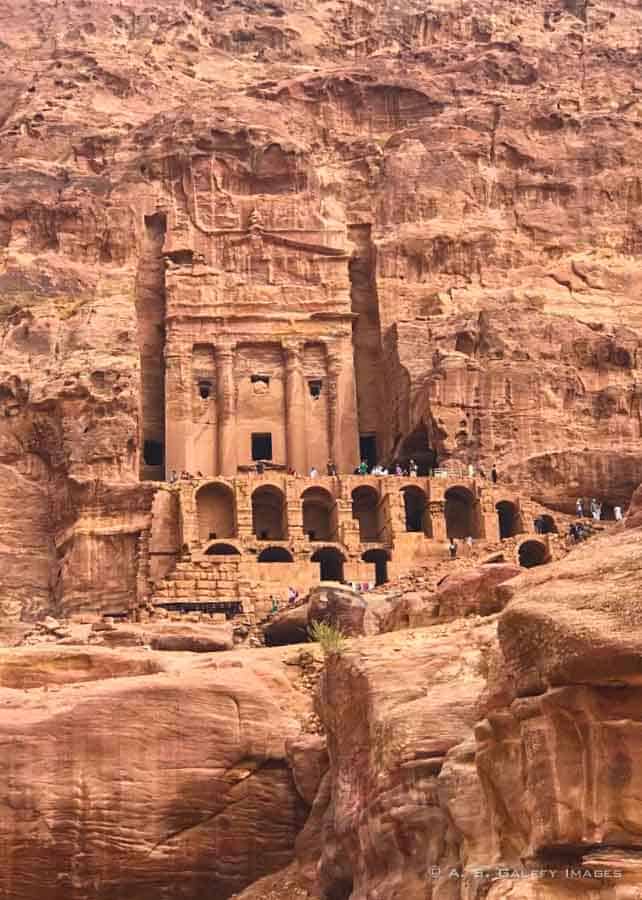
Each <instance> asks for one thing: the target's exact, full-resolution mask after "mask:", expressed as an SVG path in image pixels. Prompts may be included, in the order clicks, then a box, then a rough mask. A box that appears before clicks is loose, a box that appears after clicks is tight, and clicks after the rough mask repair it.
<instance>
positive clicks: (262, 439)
mask: <svg viewBox="0 0 642 900" xmlns="http://www.w3.org/2000/svg"><path fill="white" fill-rule="evenodd" d="M252 459H253V460H255V461H256V460H259V459H272V435H271V434H270V433H269V432H268V433H266V434H253V435H252Z"/></svg>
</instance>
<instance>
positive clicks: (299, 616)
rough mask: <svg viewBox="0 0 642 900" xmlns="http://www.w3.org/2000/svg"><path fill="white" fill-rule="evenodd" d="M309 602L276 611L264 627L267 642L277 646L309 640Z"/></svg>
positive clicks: (269, 644)
mask: <svg viewBox="0 0 642 900" xmlns="http://www.w3.org/2000/svg"><path fill="white" fill-rule="evenodd" d="M308 609H309V606H308V604H307V603H302V604H301V605H300V606H295V607H293V608H292V609H284V610H283V611H282V612H279V613H276V614H275V615H273V616H272V619H271V620H270V621H269V622H268V624H267V625H266V626H265V628H264V629H263V634H264V635H265V643H266V644H267V645H268V646H272V647H276V646H281V645H283V644H303V643H305V642H306V641H308V640H309V635H308Z"/></svg>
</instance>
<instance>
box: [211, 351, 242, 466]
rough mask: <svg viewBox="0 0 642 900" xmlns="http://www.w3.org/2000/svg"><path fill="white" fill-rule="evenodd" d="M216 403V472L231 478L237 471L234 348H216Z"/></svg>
mask: <svg viewBox="0 0 642 900" xmlns="http://www.w3.org/2000/svg"><path fill="white" fill-rule="evenodd" d="M215 353H216V403H217V413H218V471H219V475H225V476H228V477H231V476H233V475H236V470H237V452H236V447H237V438H236V386H235V382H234V348H233V347H232V346H231V345H229V344H217V346H216V351H215Z"/></svg>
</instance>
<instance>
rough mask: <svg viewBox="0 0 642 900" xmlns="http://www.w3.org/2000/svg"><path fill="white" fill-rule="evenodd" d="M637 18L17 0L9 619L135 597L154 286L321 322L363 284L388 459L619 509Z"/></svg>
mask: <svg viewBox="0 0 642 900" xmlns="http://www.w3.org/2000/svg"><path fill="white" fill-rule="evenodd" d="M640 24H641V23H640V12H639V10H638V9H636V8H634V7H633V6H632V5H631V3H629V2H625V0H609V2H606V0H594V2H591V3H590V4H588V3H585V2H577V3H575V2H573V3H571V2H568V0H564V2H562V0H553V2H549V0H534V2H532V3H530V4H528V6H527V7H524V8H520V9H516V8H515V5H514V4H512V3H509V2H500V3H497V2H491V0H479V2H477V3H475V4H474V5H471V4H470V3H463V4H459V5H453V4H441V5H438V6H434V4H433V6H431V7H430V8H429V9H428V8H426V6H425V4H423V3H419V2H416V0H413V2H410V3H404V4H399V5H397V6H395V5H391V4H390V3H387V2H383V0H373V2H370V3H367V4H365V5H364V4H359V3H356V4H355V3H346V2H339V3H335V4H327V3H326V4H319V3H316V2H312V0H279V2H275V3H269V4H264V5H262V4H257V3H244V4H241V5H240V6H239V5H238V4H234V3H228V2H220V3H216V4H214V5H213V4H211V3H205V2H198V3H196V2H188V0H168V2H164V3H162V4H154V3H151V4H150V3H146V2H145V3H143V2H142V0H128V2H126V3H124V4H122V3H118V4H116V3H115V2H111V0H106V2H104V3H101V4H80V3H77V4H61V3H58V2H56V0H3V2H2V3H0V33H1V34H2V42H3V43H2V58H1V59H0V76H1V77H2V83H3V95H2V98H1V99H0V138H1V140H0V186H1V191H0V194H1V200H0V351H1V356H2V365H1V371H0V405H1V412H2V415H1V416H0V420H1V422H2V425H1V428H0V474H1V479H0V481H1V484H2V489H1V490H0V521H1V522H2V528H3V541H2V544H1V546H0V563H1V565H0V573H1V578H2V593H1V595H0V602H1V603H2V610H3V613H4V614H5V615H11V616H13V617H14V618H20V617H21V616H23V617H24V616H31V615H37V614H38V613H39V612H41V611H42V609H43V608H55V609H57V611H58V612H60V613H69V612H73V611H75V610H77V609H78V608H80V607H85V608H92V609H96V610H98V611H101V612H109V611H111V610H112V609H113V604H114V603H117V604H118V607H119V608H125V609H126V608H129V607H130V606H131V604H132V603H133V602H135V600H136V598H137V596H138V595H140V593H141V582H142V581H143V580H144V578H145V577H146V576H145V573H144V572H141V571H140V570H139V562H138V561H139V559H140V558H141V554H143V555H144V552H145V546H144V541H143V542H142V544H141V535H142V534H143V533H144V532H145V531H146V530H148V529H149V527H150V516H151V509H152V503H153V494H154V489H153V488H150V487H148V488H144V489H143V488H139V487H136V481H137V479H138V477H139V476H140V475H142V476H143V477H146V478H147V477H156V478H158V477H161V473H162V465H161V464H159V459H160V457H161V456H162V453H161V449H159V448H161V445H162V441H163V430H164V426H165V409H164V405H163V399H162V398H163V384H164V379H165V374H166V373H165V371H164V363H163V358H164V352H163V347H164V343H163V342H164V340H165V338H167V340H172V339H173V337H172V329H171V328H169V327H168V325H167V322H166V321H165V302H166V297H169V298H170V299H171V302H172V303H174V304H176V306H175V308H176V309H182V307H183V305H187V306H190V305H191V306H190V308H195V305H196V307H198V306H199V304H201V305H203V306H204V308H207V307H208V304H209V305H210V306H211V303H213V302H214V300H215V299H216V298H218V299H220V300H222V301H226V300H227V299H228V298H231V299H232V301H233V302H234V303H236V304H237V305H238V304H245V303H246V302H247V303H250V304H252V303H256V304H258V307H257V309H258V314H264V313H265V312H266V311H267V310H268V309H269V308H270V307H271V304H272V300H273V299H274V298H278V302H279V303H280V304H282V303H284V302H286V300H287V297H290V296H292V298H296V302H295V301H294V300H293V314H296V315H298V314H299V312H300V311H301V309H303V308H305V309H310V310H313V311H314V310H317V311H318V314H319V315H320V316H321V319H319V330H318V334H316V335H314V339H315V340H316V339H320V338H322V337H323V326H322V324H321V321H322V316H323V314H324V310H325V309H326V306H327V302H328V299H329V298H333V297H339V296H340V297H341V298H342V302H343V300H345V299H346V298H347V295H348V293H349V294H350V298H351V304H352V305H351V309H352V310H353V313H354V314H355V315H356V316H357V319H356V325H355V333H354V337H353V341H354V348H355V371H356V381H357V387H358V397H357V401H358V416H359V423H360V428H361V431H362V432H364V433H372V434H376V437H377V445H378V452H379V455H380V456H381V457H386V456H391V455H392V454H393V453H394V454H396V455H397V456H398V457H399V458H402V459H408V458H409V457H411V456H415V457H416V458H417V459H418V460H419V461H420V463H421V464H423V465H426V464H428V462H429V461H431V460H432V461H434V454H435V453H436V454H437V456H438V458H439V459H440V460H441V461H448V460H455V461H459V462H462V463H464V464H467V463H468V462H469V461H473V462H475V463H479V464H482V465H483V466H484V467H486V469H487V470H488V468H489V466H490V463H491V462H492V461H496V462H497V463H498V465H499V469H500V473H501V474H502V477H504V478H507V479H508V478H510V479H512V480H513V482H514V483H516V484H519V485H522V486H523V487H524V489H525V490H526V491H527V492H529V493H530V494H531V495H532V496H534V497H536V498H538V499H540V500H541V501H542V502H545V503H549V504H551V505H554V506H556V507H558V508H559V509H562V510H566V511H567V512H572V510H573V504H574V500H575V497H576V496H577V495H582V496H593V495H596V496H599V497H601V498H602V499H603V500H604V501H605V502H606V503H607V504H609V505H611V506H612V505H615V504H616V503H617V504H620V505H626V503H627V502H628V499H629V497H630V494H631V492H632V490H633V488H634V486H635V485H636V484H637V483H639V482H640V480H642V444H641V442H640V389H639V385H640V382H641V378H640V368H639V366H640V346H641V329H642V321H641V318H640V308H639V303H638V302H637V299H638V295H639V281H640V277H639V272H638V269H639V266H638V265H637V262H636V260H637V257H638V256H639V254H640V240H639V234H638V232H639V221H638V219H639V208H640V197H641V196H642V194H641V190H640V183H639V176H638V169H639V159H640V156H641V155H642V146H641V143H640V135H639V127H638V126H639V114H640V109H639V107H640V102H639V96H640V91H639V88H640V83H641V77H640V76H641V73H640V65H639V59H638V56H637V49H638V37H637V35H638V32H639V29H640ZM54 46H55V50H54V49H53V48H54ZM253 223H254V224H253ZM248 228H254V229H255V232H253V233H255V236H256V234H258V232H256V228H258V229H259V232H261V233H263V232H266V233H273V234H275V235H276V236H277V238H278V240H281V237H280V236H283V235H286V237H285V238H284V240H287V241H290V242H292V240H293V239H294V238H296V239H297V240H298V239H299V238H301V240H303V241H304V242H305V240H307V239H308V238H306V235H308V236H309V235H316V237H315V238H314V240H315V241H317V243H318V242H319V241H320V243H318V246H320V247H322V248H323V247H324V246H325V247H326V248H329V252H335V250H336V248H338V247H341V248H343V250H342V251H341V252H342V253H344V256H345V259H344V262H343V263H341V265H342V266H343V270H342V274H341V275H340V276H339V275H338V274H337V275H332V276H330V275H328V274H327V273H326V272H325V268H324V265H325V264H324V265H321V264H320V263H318V262H316V261H315V262H311V261H310V259H309V257H308V256H306V254H305V253H303V252H300V250H297V249H296V247H295V246H294V244H293V245H292V246H290V245H283V244H279V245H278V246H279V247H281V248H283V247H285V246H287V247H288V248H289V249H288V252H287V254H286V255H285V256H284V255H279V253H276V254H275V253H274V252H273V251H272V250H270V251H269V253H268V254H267V256H268V257H269V259H270V262H269V264H268V263H265V265H264V262H265V259H267V257H261V255H260V253H259V254H258V255H256V254H254V251H252V250H251V249H248V250H247V251H246V250H245V249H243V248H240V247H237V246H236V245H235V244H233V242H232V244H229V246H228V243H226V241H228V240H232V238H234V240H235V239H236V238H235V237H234V236H235V235H239V234H246V232H247V229H248ZM248 233H249V232H248ZM222 235H226V237H225V238H223V237H222ZM230 236H231V237H230ZM319 236H320V237H319ZM294 243H296V241H295V242H294ZM252 246H254V245H252ZM315 246H317V244H315ZM332 248H335V250H332ZM261 252H263V251H261ZM265 252H267V251H265ZM336 252H338V250H337V251H336ZM284 253H285V251H284ZM253 254H254V255H253ZM255 257H256V258H255ZM333 265H334V264H333ZM333 271H334V270H333ZM324 273H325V274H324ZM258 285H260V286H261V287H260V289H258V290H257V286H258ZM284 298H285V299H284ZM287 302H289V301H287ZM297 304H298V305H297ZM286 305H287V304H286ZM315 314H316V313H315ZM164 329H165V331H164ZM195 340H196V342H197V343H198V337H197V338H195ZM166 349H167V348H166ZM175 349H176V348H174V350H175ZM174 350H172V351H171V352H169V351H168V353H167V354H166V355H167V359H168V366H169V368H168V372H170V375H171V377H172V379H174V380H175V381H176V382H177V383H178V382H180V383H181V384H184V383H185V379H187V378H188V375H187V372H186V363H185V360H184V359H182V357H181V358H180V364H179V356H178V355H176V354H175V353H174ZM176 353H178V351H176ZM199 364H200V363H199ZM179 412H180V411H179ZM183 415H188V412H187V411H183V412H180V415H178V419H177V421H178V420H180V422H182V421H183V419H182V418H181V416H183ZM190 415H191V414H190ZM199 416H200V418H199ZM180 422H179V424H180ZM192 424H193V426H194V428H196V430H197V432H198V434H201V433H204V432H203V429H205V431H206V432H207V429H209V428H210V427H211V425H212V422H211V421H210V417H209V413H203V415H201V413H198V415H197V417H196V419H195V420H194V422H193V423H192ZM181 427H182V425H181ZM199 429H200V430H199ZM195 434H196V432H195ZM167 437H168V441H170V436H169V435H168V436H167ZM145 441H147V442H148V444H149V446H148V448H147V450H146V449H145ZM427 448H429V450H428V449H427ZM205 449H206V450H207V448H205ZM199 452H200V451H199ZM203 452H205V451H203ZM159 454H160V455H159ZM143 457H145V458H146V460H147V461H146V462H145V459H143ZM199 465H200V463H199ZM162 550H163V554H168V556H167V558H166V559H165V558H164V560H165V561H164V562H163V560H161V557H160V556H159V558H158V559H156V560H154V565H157V566H160V565H161V562H163V564H165V563H167V560H171V557H172V554H174V553H175V552H176V546H175V542H174V541H170V542H169V543H168V546H167V547H163V548H162ZM142 593H143V594H144V590H143V591H142ZM110 605H112V606H111V609H110Z"/></svg>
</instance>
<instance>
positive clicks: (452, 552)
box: [448, 538, 457, 559]
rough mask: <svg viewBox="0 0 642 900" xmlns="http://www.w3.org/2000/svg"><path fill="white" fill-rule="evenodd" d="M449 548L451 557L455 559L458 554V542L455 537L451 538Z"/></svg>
mask: <svg viewBox="0 0 642 900" xmlns="http://www.w3.org/2000/svg"><path fill="white" fill-rule="evenodd" d="M448 550H449V552H450V558H451V559H454V558H455V557H456V556H457V544H456V543H455V541H454V540H453V538H451V539H450V543H449V544H448Z"/></svg>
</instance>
